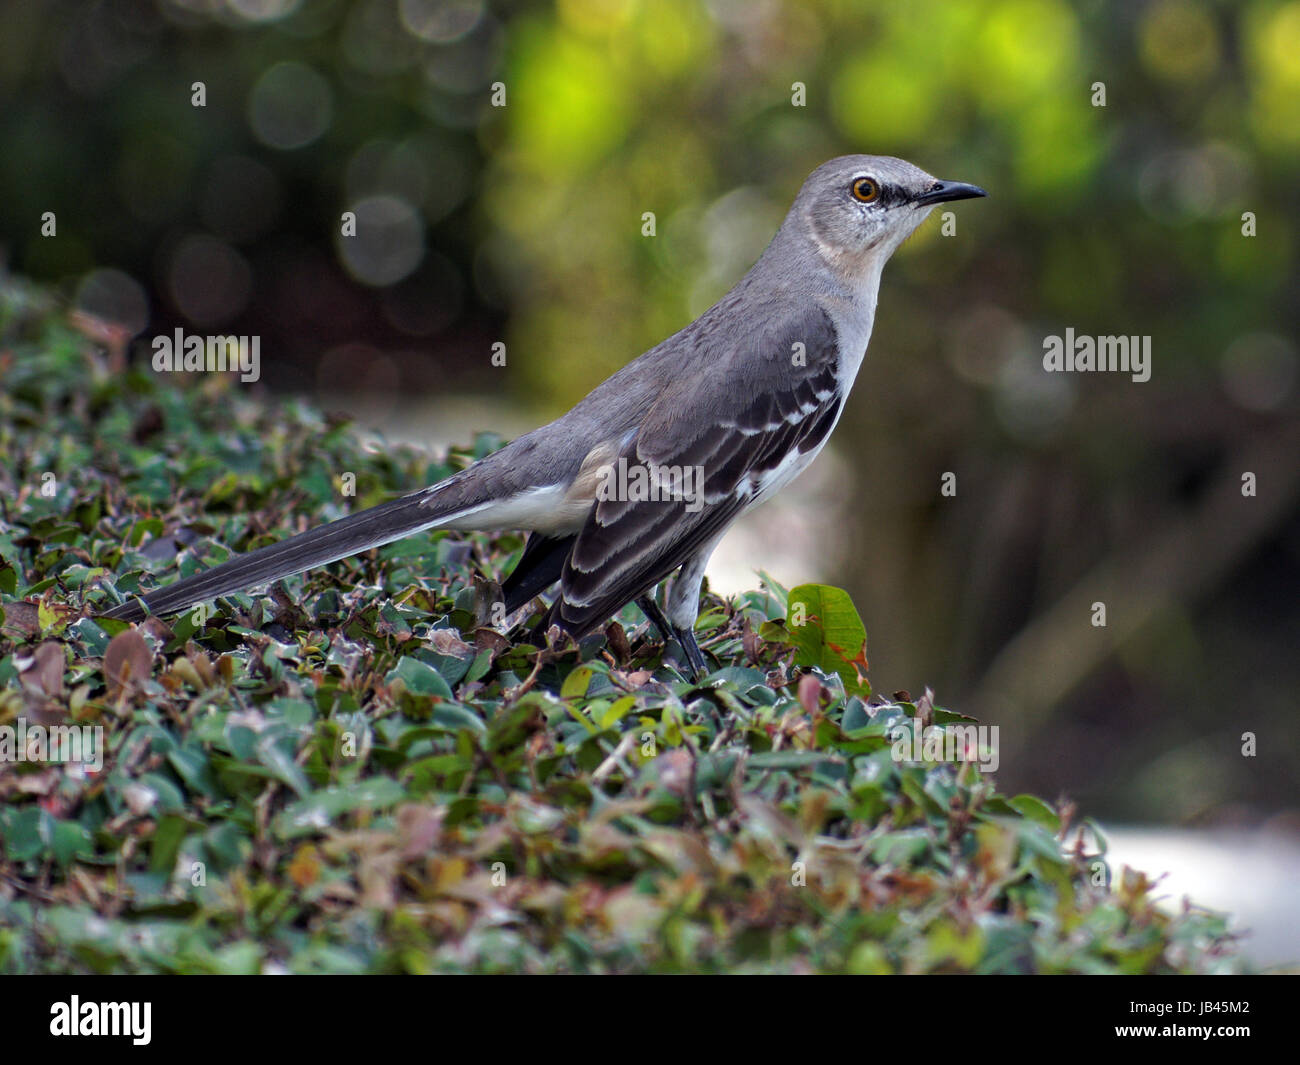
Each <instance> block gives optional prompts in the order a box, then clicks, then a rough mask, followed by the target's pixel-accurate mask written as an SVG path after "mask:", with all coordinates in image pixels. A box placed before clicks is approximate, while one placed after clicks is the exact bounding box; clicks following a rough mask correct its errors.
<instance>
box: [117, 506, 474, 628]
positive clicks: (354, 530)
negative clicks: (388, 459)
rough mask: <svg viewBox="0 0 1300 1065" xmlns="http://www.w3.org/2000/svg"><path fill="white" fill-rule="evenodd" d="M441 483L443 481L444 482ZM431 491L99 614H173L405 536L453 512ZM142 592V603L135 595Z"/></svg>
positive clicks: (440, 521)
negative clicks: (435, 499) (436, 501)
mask: <svg viewBox="0 0 1300 1065" xmlns="http://www.w3.org/2000/svg"><path fill="white" fill-rule="evenodd" d="M444 483H445V482H444ZM431 494H432V493H431V491H430V490H429V489H424V490H421V491H419V492H413V493H411V494H410V495H405V496H402V497H401V498H400V499H394V500H392V501H391V502H389V503H380V504H379V506H377V507H371V508H369V509H368V510H363V511H361V512H360V513H358V514H351V515H349V516H348V517H346V518H340V519H339V520H338V521H333V522H330V523H329V524H328V525H322V526H321V527H320V528H318V529H311V530H309V531H308V532H305V533H300V534H299V535H297V536H291V537H290V538H289V539H287V540H281V541H280V542H279V543H277V544H269V545H268V546H266V547H260V548H258V549H257V550H256V551H250V552H249V553H248V554H246V555H237V556H236V557H235V558H232V559H231V560H230V561H229V562H223V563H222V564H221V565H219V566H214V567H213V568H212V569H209V570H204V571H203V572H202V573H196V574H195V575H194V576H193V577H186V578H185V579H184V580H180V581H177V582H176V583H175V584H169V585H167V586H166V587H164V588H158V589H155V590H154V591H152V592H149V593H148V594H146V595H144V596H143V597H136V598H132V599H131V601H130V602H126V603H123V604H122V605H121V606H116V607H114V608H113V609H112V610H109V611H108V612H107V613H105V614H103V615H102V616H103V617H107V618H120V619H121V620H123V621H140V620H142V619H143V618H144V617H145V610H144V607H148V609H149V612H150V613H153V614H175V613H177V612H179V611H181V610H184V609H185V608H186V607H190V606H193V605H194V604H195V603H202V602H206V601H207V600H209V599H212V598H213V597H215V596H218V595H226V594H228V593H230V592H238V591H242V590H244V589H245V588H252V587H254V586H257V585H262V584H268V583H270V582H271V581H276V580H279V579H280V578H281V577H290V576H292V575H293V574H295V573H301V572H302V571H303V570H307V569H311V568H312V567H314V566H323V565H325V564H326V563H328V562H337V561H338V560H339V559H341V558H347V557H349V556H350V555H355V554H357V553H358V552H360V551H365V550H367V549H368V548H371V547H379V546H381V545H382V544H387V543H391V542H392V541H393V540H400V539H401V538H402V537H404V536H410V535H411V534H412V533H415V532H419V531H420V530H421V529H428V528H431V527H433V526H435V525H442V524H445V523H446V522H447V521H448V520H450V519H451V518H453V517H454V516H455V514H454V512H453V513H452V514H449V513H447V512H446V511H445V510H441V509H440V508H438V507H436V506H431V505H430V504H431V502H432V501H431V498H430V497H431ZM141 598H143V600H144V606H141V602H140V599H141Z"/></svg>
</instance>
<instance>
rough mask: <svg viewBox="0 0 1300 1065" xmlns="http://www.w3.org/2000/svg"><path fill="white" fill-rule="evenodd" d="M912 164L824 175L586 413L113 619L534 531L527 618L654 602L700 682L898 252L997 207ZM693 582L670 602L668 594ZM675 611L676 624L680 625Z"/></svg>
mask: <svg viewBox="0 0 1300 1065" xmlns="http://www.w3.org/2000/svg"><path fill="white" fill-rule="evenodd" d="M984 195H986V193H985V192H984V190H983V189H980V188H976V187H975V186H974V185H965V184H962V183H960V182H955V181H940V180H938V179H937V178H934V177H931V176H930V175H929V174H927V173H925V171H923V170H919V169H918V168H917V167H915V166H912V165H911V164H910V163H906V162H904V161H903V160H901V159H893V158H888V157H884V156H871V155H848V156H843V157H841V158H838V159H832V160H831V161H830V162H828V163H825V164H823V165H822V166H820V167H818V168H817V169H816V170H814V171H813V172H812V174H811V175H810V176H809V178H808V180H807V181H805V182H804V185H803V188H802V189H800V190H799V195H798V196H796V197H795V201H794V204H793V206H792V207H791V208H790V212H789V213H788V214H787V215H786V217H785V221H784V222H783V223H782V224H781V228H780V229H779V230H778V231H777V233H776V236H775V237H773V238H772V242H771V244H769V245H768V246H767V250H766V251H764V252H763V254H762V256H761V257H760V258H759V260H758V262H757V263H755V264H754V266H753V268H752V269H751V270H750V271H749V273H747V274H746V275H745V276H744V277H743V278H741V280H740V282H739V283H738V284H737V285H736V287H735V288H733V289H732V290H731V291H730V292H728V293H727V294H726V295H725V296H723V297H722V299H720V300H719V301H718V302H717V303H716V304H714V305H713V306H712V307H711V308H709V310H707V311H705V312H704V314H702V315H701V316H700V317H699V318H697V319H696V320H695V321H693V322H692V323H691V324H690V325H688V326H686V328H685V329H683V330H681V331H680V332H678V333H675V334H674V335H673V336H671V337H669V338H668V339H667V340H665V341H663V343H661V344H659V345H658V346H657V347H654V348H652V349H650V350H649V351H647V352H646V353H645V354H644V355H642V356H641V357H640V358H638V359H636V360H634V361H633V362H631V363H629V364H628V365H627V366H625V367H623V369H621V370H619V371H618V372H617V373H615V374H614V375H613V376H612V377H610V378H609V379H608V380H606V381H605V382H604V383H603V384H601V385H599V386H597V387H596V389H595V390H594V391H592V392H591V393H590V394H589V395H588V396H587V397H586V398H585V399H583V400H582V401H581V402H580V403H578V405H577V406H575V407H574V408H573V409H572V410H570V411H569V412H568V413H567V414H565V415H563V416H562V417H560V418H557V419H556V420H555V421H553V422H551V423H550V424H549V425H544V426H542V427H541V428H540V429H535V430H533V431H532V432H531V433H528V434H527V435H525V436H521V437H520V438H519V439H517V440H515V441H514V442H513V443H511V444H509V445H507V446H506V447H504V448H502V449H501V450H500V451H497V452H495V453H493V454H491V455H488V456H487V457H485V458H483V459H481V460H480V461H478V462H476V463H474V465H472V466H470V467H468V468H467V469H465V470H462V471H461V472H460V473H457V474H455V475H454V476H452V477H448V478H447V479H446V480H444V481H440V482H439V483H438V484H435V485H432V486H431V487H429V488H425V489H422V490H420V491H418V492H413V493H411V494H410V495H406V496H403V497H402V498H400V499H395V500H393V501H391V502H388V503H382V504H380V505H379V506H376V507H371V508H370V509H369V510H364V511H361V512H360V513H358V514H353V515H351V516H350V517H346V518H342V519H340V520H339V521H335V522H331V523H330V524H328V525H324V526H321V527H320V528H317V529H312V530H311V531H309V532H305V533H302V534H301V535H298V536H294V537H291V538H289V539H288V540H284V541H281V542H280V543H277V544H271V545H270V546H268V547H262V548H259V549H258V550H256V551H251V552H249V553H248V554H246V555H240V556H238V557H236V558H233V559H231V560H230V561H229V562H226V563H223V564H222V565H219V566H215V567H213V568H212V569H210V570H207V571H205V572H203V573H199V574H196V575H194V576H192V577H188V578H186V579H185V580H181V581H177V582H176V583H175V584H172V585H168V586H166V587H163V588H159V589H157V590H155V591H152V592H149V593H148V594H147V595H145V596H144V597H143V604H142V603H141V601H140V600H139V599H132V600H131V601H129V602H127V603H124V604H122V605H121V606H118V607H115V608H114V609H112V610H110V611H109V612H108V613H107V614H106V615H105V616H107V617H112V618H123V619H126V620H131V621H137V620H140V619H142V618H143V617H144V616H145V609H144V608H146V607H147V608H148V610H149V611H151V612H154V613H159V614H166V613H174V612H176V611H180V610H183V609H185V608H186V607H189V606H191V605H193V604H195V603H200V602H203V601H205V600H208V599H212V598H213V597H215V596H218V595H224V594H227V593H229V592H234V591H240V590H242V589H245V588H249V587H252V586H255V585H261V584H266V583H268V582H271V581H275V580H278V579H279V578H281V577H287V576H290V575H291V574H294V573H299V572H301V571H303V570H305V569H310V568H311V567H314V566H321V565H324V564H325V563H328V562H334V561H337V560H338V559H341V558H347V557H348V556H349V555H354V554H356V553H358V552H360V551H364V550H366V549H368V548H371V547H378V546H379V545H381V544H386V543H389V542H390V541H393V540H397V539H400V538H402V537H404V536H409V535H410V534H412V533H414V532H418V531H421V530H424V529H460V530H474V529H478V530H504V529H520V530H527V531H528V532H529V536H528V539H527V542H526V544H525V547H524V552H523V555H522V557H521V558H520V560H519V564H518V565H517V566H516V567H515V569H514V571H513V572H512V573H511V574H510V576H509V577H508V578H507V579H506V580H505V582H504V584H503V585H502V593H503V596H504V600H505V607H506V610H507V612H508V613H512V612H514V611H515V610H517V609H518V608H520V607H521V606H523V605H524V604H526V603H527V602H528V601H529V600H530V599H532V598H533V597H534V596H536V595H538V594H540V593H542V592H544V591H545V590H546V589H548V588H550V587H551V586H552V585H554V584H556V583H557V582H558V583H559V592H558V594H557V595H556V597H555V600H554V602H553V603H552V605H551V607H550V613H549V615H548V617H547V626H548V627H549V625H550V624H555V625H558V626H559V627H560V629H562V630H563V631H565V632H567V633H569V634H570V635H572V636H573V637H574V638H575V639H578V638H581V637H582V636H584V635H586V634H587V633H589V632H591V631H593V630H594V629H596V628H597V627H599V626H600V625H601V624H603V623H604V622H605V621H607V620H608V619H609V618H610V617H612V616H613V615H614V614H615V613H617V612H618V611H619V610H621V609H622V608H623V607H624V606H625V605H626V604H628V603H631V602H633V601H635V602H636V603H637V604H638V605H639V606H640V607H641V608H642V610H643V611H644V612H645V613H646V614H647V616H648V617H649V618H650V620H652V621H653V622H654V623H655V624H656V625H657V626H658V627H659V628H660V630H661V631H662V632H663V633H664V636H665V638H666V637H667V636H668V635H669V634H670V633H671V634H672V635H674V636H676V638H677V639H678V640H679V641H680V643H681V645H682V649H683V651H684V652H685V654H686V657H687V659H688V661H689V663H690V665H691V666H692V668H693V669H694V670H695V671H696V672H697V674H698V673H700V672H703V671H704V668H705V663H704V657H703V655H702V654H701V653H700V649H699V646H698V645H697V644H696V642H695V637H694V634H693V629H694V625H695V619H696V616H697V614H698V613H699V595H700V584H701V582H702V580H703V578H704V567H705V565H706V563H707V562H708V560H709V555H710V554H712V552H713V549H714V547H716V546H717V543H718V541H719V540H720V539H721V538H722V536H723V534H724V533H725V532H726V531H727V529H728V528H729V527H730V525H731V523H732V522H734V521H735V520H736V518H737V517H739V516H740V515H741V514H742V513H744V512H745V511H746V510H748V509H749V508H750V507H753V506H755V505H757V504H758V503H761V502H762V501H763V500H764V499H766V498H768V497H769V496H770V495H771V494H772V493H773V492H775V491H776V490H777V489H779V488H780V487H781V486H782V485H784V484H786V483H787V482H788V481H790V480H791V479H792V478H794V477H795V476H797V475H798V474H799V473H800V472H801V471H803V470H804V469H805V468H807V466H808V465H809V464H810V463H811V462H812V461H813V459H814V458H816V457H817V453H818V452H819V451H821V449H822V447H823V446H825V444H826V439H827V437H829V436H830V433H831V430H832V429H834V428H835V423H836V422H838V421H839V418H840V414H841V413H843V410H844V403H845V400H846V399H847V397H848V394H849V389H850V388H851V387H852V385H853V379H854V377H855V376H856V375H857V372H858V367H859V366H860V365H861V364H862V358H863V356H864V354H865V353H866V350H867V341H868V340H869V339H870V337H871V326H872V322H873V320H874V318H875V314H876V297H877V293H878V291H879V288H880V274H881V271H882V270H883V269H884V266H885V262H886V260H888V259H889V257H890V255H891V254H893V252H894V249H896V248H897V247H898V246H899V245H900V244H901V243H902V242H903V241H904V240H905V239H906V238H907V237H908V236H909V235H910V234H911V233H912V231H913V230H915V229H916V227H917V226H919V225H920V224H921V223H922V222H923V221H924V220H925V219H926V217H927V216H928V215H929V213H930V210H931V208H933V207H934V205H935V204H937V203H944V202H946V201H948V200H961V199H967V198H969V197H973V196H984ZM674 571H676V572H677V577H676V579H675V580H674V581H673V582H672V584H671V585H670V587H669V590H668V592H667V596H666V600H665V608H666V609H665V610H664V611H660V609H659V607H658V606H657V605H656V603H655V602H654V600H653V599H652V598H651V596H650V593H651V592H653V590H654V588H655V586H656V585H657V584H658V583H659V582H660V581H662V580H664V579H665V578H667V577H668V576H669V575H670V574H672V573H673V572H674ZM665 614H666V617H665Z"/></svg>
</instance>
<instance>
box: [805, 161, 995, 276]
mask: <svg viewBox="0 0 1300 1065" xmlns="http://www.w3.org/2000/svg"><path fill="white" fill-rule="evenodd" d="M987 195H988V193H986V192H985V191H984V190H983V189H981V188H978V187H976V186H975V185H966V184H963V183H962V182H960V181H940V180H939V179H938V178H936V177H933V176H932V175H930V174H927V173H926V172H925V171H924V170H922V169H920V168H919V167H915V166H913V165H912V164H911V163H908V162H905V161H904V160H902V159H894V158H892V157H891V156H887V155H843V156H840V157H839V158H838V159H832V160H831V161H830V162H828V163H823V164H822V165H821V166H819V167H818V168H817V169H816V170H814V171H813V172H812V174H810V175H809V177H808V180H807V181H805V182H804V184H803V188H802V189H800V190H799V195H798V197H796V199H795V202H794V206H793V208H792V209H791V211H790V217H791V221H794V222H796V224H798V225H800V226H802V227H806V233H807V235H808V236H809V237H811V239H812V241H813V244H814V246H815V247H816V248H817V250H818V251H819V252H820V253H821V255H822V256H823V257H824V258H826V259H827V261H828V262H830V264H831V265H832V266H833V267H835V268H836V269H837V270H839V271H841V272H843V273H849V274H851V273H857V272H858V271H860V270H861V269H863V268H864V267H865V266H867V265H868V264H870V263H880V264H883V262H884V260H886V259H888V258H889V256H890V255H891V254H892V253H893V251H894V249H896V248H897V247H898V246H899V245H900V244H902V243H903V241H904V240H906V239H907V238H908V237H909V236H910V235H911V234H912V232H913V230H915V229H916V227H917V226H919V225H920V224H921V223H922V222H924V221H925V219H926V218H927V216H928V215H929V214H930V210H931V209H932V208H933V207H934V206H935V204H938V203H945V202H947V201H948V200H965V199H969V198H971V197H973V196H987Z"/></svg>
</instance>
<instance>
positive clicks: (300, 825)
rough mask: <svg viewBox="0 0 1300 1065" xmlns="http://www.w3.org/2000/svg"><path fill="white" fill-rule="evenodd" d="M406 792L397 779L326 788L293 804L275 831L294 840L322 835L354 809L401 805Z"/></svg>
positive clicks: (375, 779)
mask: <svg viewBox="0 0 1300 1065" xmlns="http://www.w3.org/2000/svg"><path fill="white" fill-rule="evenodd" d="M405 796H406V791H405V789H404V788H403V787H402V785H401V784H399V783H398V782H397V781H396V780H392V779H390V778H388V777H373V778H371V779H369V780H362V781H358V782H357V783H355V784H345V785H342V786H340V787H334V788H326V789H324V790H323V791H318V792H315V793H314V794H312V795H309V796H308V797H307V798H305V799H302V800H300V801H298V802H295V803H292V804H290V805H289V806H288V807H286V808H285V810H284V811H283V812H282V813H281V814H280V815H279V816H278V817H276V818H275V821H274V822H273V823H272V828H273V831H274V832H275V834H276V835H277V836H279V837H280V838H281V839H294V838H295V837H297V836H308V835H312V834H314V833H317V832H323V831H324V830H325V829H327V828H329V827H330V826H331V825H332V824H333V823H334V821H335V819H336V818H338V817H339V816H340V815H342V814H345V813H349V812H351V811H353V810H364V809H370V810H381V809H385V808H386V807H389V806H393V805H394V804H396V803H398V802H401V800H402V799H403V798H405Z"/></svg>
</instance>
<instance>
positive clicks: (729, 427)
mask: <svg viewBox="0 0 1300 1065" xmlns="http://www.w3.org/2000/svg"><path fill="white" fill-rule="evenodd" d="M719 339H720V338H716V337H714V338H708V337H702V338H698V340H699V341H709V342H711V343H713V344H716V345H717V347H718V348H719V349H720V350H719V351H718V353H717V356H716V357H715V358H714V359H712V360H711V361H710V362H709V363H708V364H707V366H706V367H705V368H704V369H702V370H699V371H697V372H695V373H692V374H689V375H687V376H684V377H682V378H681V379H679V380H677V381H673V382H671V383H670V384H669V385H668V386H667V387H666V388H665V390H664V393H663V394H662V395H661V396H660V398H659V400H658V401H657V402H656V403H655V404H654V405H653V406H652V407H651V409H650V411H649V412H648V414H647V415H646V417H645V419H644V420H643V421H642V423H641V425H640V426H639V427H638V428H637V430H636V432H635V435H634V436H632V437H631V439H629V440H628V441H627V443H626V444H625V446H624V447H623V449H622V451H621V455H620V457H621V458H622V459H624V460H625V461H626V463H627V468H628V469H629V471H630V470H631V467H633V466H642V467H646V468H647V469H649V468H652V467H654V466H657V467H660V468H663V467H669V468H673V467H676V468H680V469H684V468H687V467H690V468H698V469H699V470H701V471H702V475H703V478H702V481H703V490H702V493H700V494H699V495H698V496H695V497H694V498H674V499H666V500H665V499H658V500H655V499H649V500H645V499H619V498H598V499H597V501H596V503H595V505H594V506H593V508H592V511H591V514H590V515H589V517H588V518H587V521H586V524H585V525H584V526H583V528H582V530H581V531H580V532H579V533H578V536H577V539H576V541H575V542H574V544H573V547H572V550H571V551H570V552H569V555H568V558H567V559H566V560H565V563H564V567H563V571H562V573H561V576H560V596H559V598H558V599H557V600H556V602H555V605H554V607H553V608H552V612H551V618H552V620H553V621H555V622H556V623H558V624H559V625H560V626H561V627H562V628H564V629H565V630H567V631H569V632H571V633H573V634H574V635H575V636H579V637H580V636H582V635H585V634H586V633H587V632H590V631H591V630H593V629H594V628H596V627H597V626H599V625H600V624H602V623H603V622H604V621H606V620H607V619H608V618H609V617H610V616H611V615H613V614H614V613H616V612H617V611H618V610H619V609H621V608H622V607H623V606H624V605H625V604H627V603H629V602H631V601H632V600H633V599H635V598H637V597H638V596H640V595H641V594H642V593H643V592H645V591H647V590H649V589H650V588H653V587H654V585H655V584H657V583H658V582H659V581H661V580H663V579H664V578H665V577H667V576H668V574H670V573H671V572H672V571H673V570H675V569H676V568H677V567H679V566H680V565H682V564H683V563H684V562H686V561H687V560H688V559H690V558H691V557H692V556H693V555H694V554H695V553H696V552H697V551H699V550H700V549H701V548H702V547H704V546H705V545H707V544H708V543H709V542H710V541H712V540H713V539H714V538H715V537H716V536H718V535H719V534H720V533H721V532H722V531H723V530H725V529H726V527H727V526H728V525H729V524H730V523H731V522H732V521H733V520H734V519H735V518H736V517H737V516H738V515H739V514H740V512H741V511H743V510H744V509H745V508H746V507H747V506H749V505H750V504H751V503H752V502H753V501H754V498H755V496H756V495H757V494H759V493H760V492H761V491H762V489H763V488H764V487H765V484H766V483H767V480H768V478H770V477H771V476H772V475H773V474H774V473H775V472H776V471H777V469H778V467H779V466H780V465H781V463H782V462H783V461H789V460H791V459H793V458H794V457H795V456H796V454H807V453H808V452H811V451H813V450H814V449H816V448H817V447H818V446H820V445H821V443H822V442H823V441H824V440H825V439H826V436H827V434H828V433H829V432H830V430H831V427H832V426H833V425H834V424H835V419H836V416H837V415H838V413H839V409H840V405H841V403H842V402H843V396H842V395H841V393H840V388H839V383H838V381H837V377H836V373H837V365H838V352H837V341H836V335H835V328H834V325H833V324H832V323H831V320H830V318H829V317H828V316H827V314H826V313H825V311H823V310H822V309H821V308H820V307H814V308H812V309H810V310H809V311H807V312H805V313H804V314H801V315H798V316H791V317H788V318H786V319H785V320H783V321H778V322H777V323H775V324H772V325H769V326H768V327H767V328H765V329H762V330H761V331H760V330H755V331H754V332H750V333H744V334H743V335H741V336H734V337H730V338H726V342H725V343H719V342H718V341H719Z"/></svg>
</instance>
